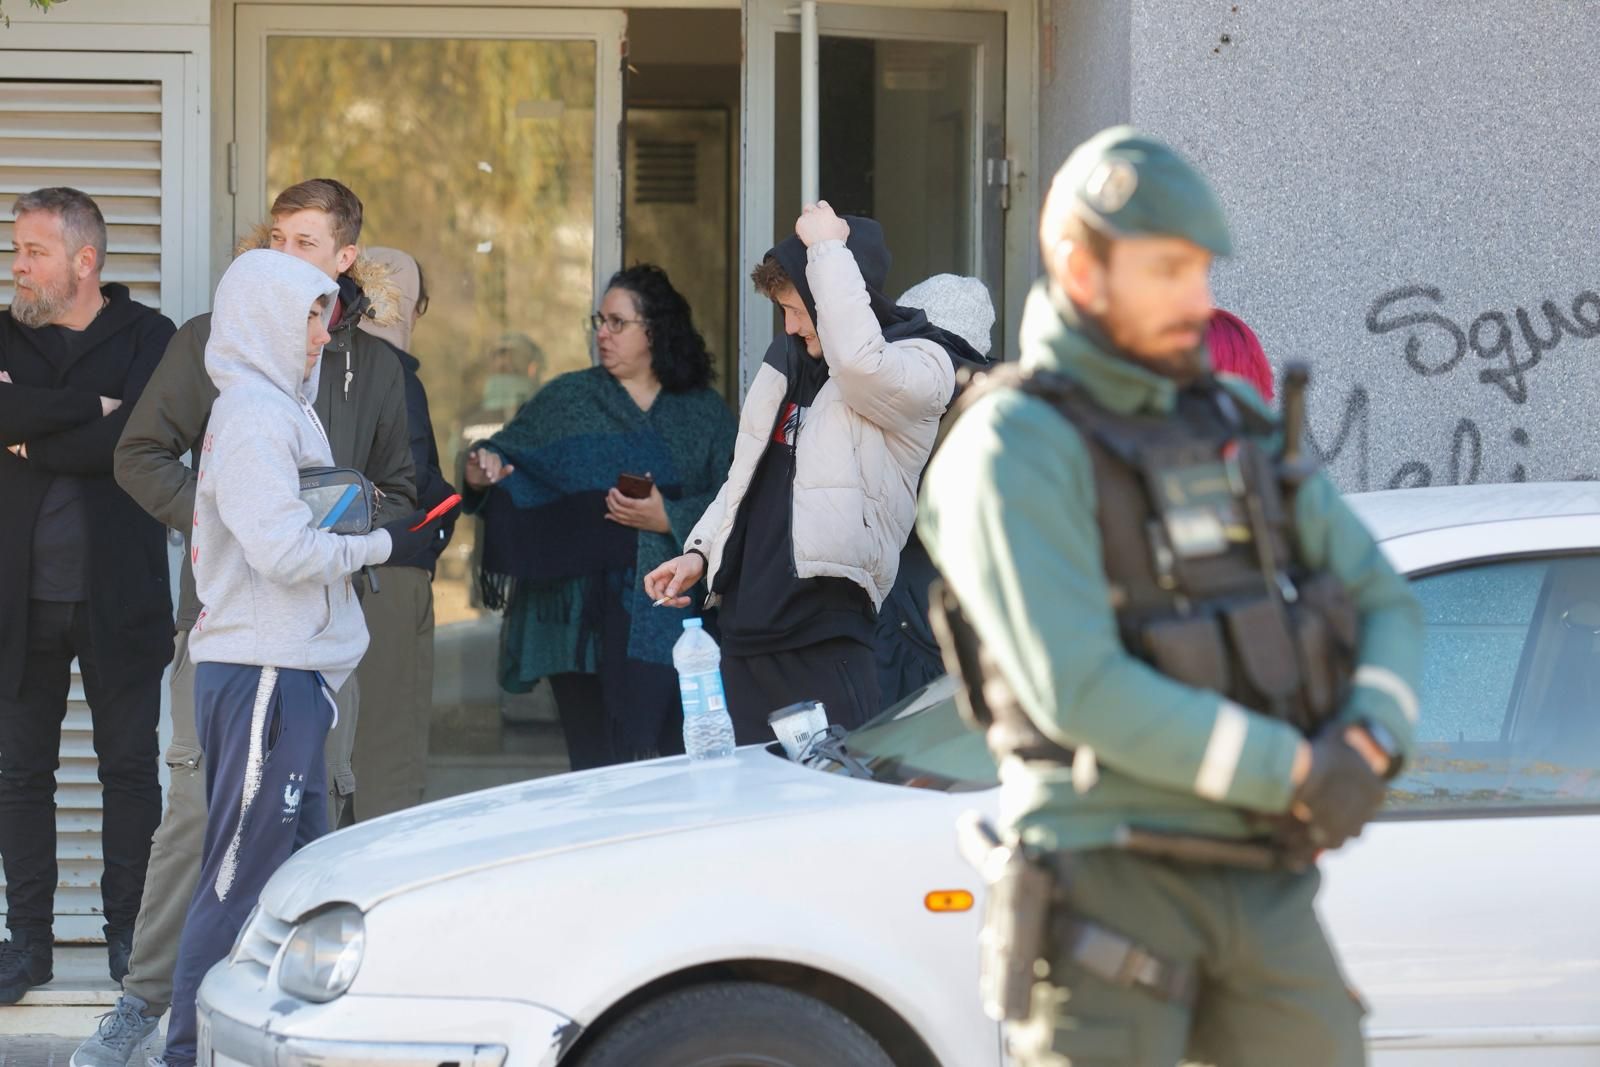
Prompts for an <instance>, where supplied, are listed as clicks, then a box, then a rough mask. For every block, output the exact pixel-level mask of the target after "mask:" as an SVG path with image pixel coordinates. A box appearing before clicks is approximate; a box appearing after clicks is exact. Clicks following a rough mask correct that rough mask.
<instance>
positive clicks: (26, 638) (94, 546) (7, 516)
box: [0, 188, 173, 1004]
mask: <svg viewBox="0 0 1600 1067" xmlns="http://www.w3.org/2000/svg"><path fill="white" fill-rule="evenodd" d="M12 213H13V215H14V217H15V219H16V223H15V227H14V230H13V243H14V245H15V248H16V253H15V257H14V258H13V260H12V263H11V276H12V280H13V282H14V284H15V286H16V295H15V297H14V298H13V302H12V304H11V307H10V309H9V310H8V311H7V312H6V313H5V314H4V315H0V445H3V446H4V449H5V450H4V451H3V452H0V500H4V501H5V507H4V508H0V857H3V859H4V863H5V875H6V908H7V912H6V922H7V925H9V927H10V928H11V939H10V940H9V941H7V942H3V943H0V1004H14V1003H16V1002H17V1001H18V1000H20V999H21V998H22V995H23V994H24V993H26V992H27V991H28V990H29V989H30V988H32V987H33V986H36V985H42V984H44V983H45V982H47V981H49V980H50V977H51V963H52V959H51V942H52V920H53V915H54V910H55V908H54V898H55V888H56V881H57V870H56V822H55V803H54V796H55V787H56V779H55V771H56V768H57V766H58V764H59V759H60V749H61V724H62V721H63V719H64V717H65V715H66V711H67V699H68V691H69V688H70V685H71V668H72V661H73V659H74V658H76V659H77V660H78V662H79V664H80V665H81V668H82V672H83V684H84V690H85V694H86V695H87V697H88V702H89V710H90V712H91V714H92V716H93V722H94V748H95V755H96V756H97V757H98V759H99V773H100V783H101V786H102V789H103V791H104V801H103V805H102V806H103V808H104V811H105V822H104V829H103V834H102V838H103V848H104V853H105V876H104V878H103V880H102V882H101V894H102V898H103V902H104V906H105V917H106V924H105V932H106V941H107V944H108V948H109V955H110V970H111V975H112V977H113V978H115V979H119V980H120V978H121V975H122V972H125V971H126V970H127V960H128V949H129V945H130V944H131V943H132V939H133V920H134V917H135V916H136V915H137V914H138V911H139V896H140V893H141V892H142V890H143V887H144V875H145V865H146V862H147V861H148V859H149V855H150V836H151V834H152V833H154V832H155V828H156V824H157V823H158V822H160V820H161V789H160V785H159V784H158V780H157V771H158V767H159V763H158V761H159V759H160V752H159V750H158V747H157V741H156V730H157V726H158V723H159V720H160V715H161V674H162V671H163V669H164V668H165V667H166V664H167V661H168V660H170V659H171V658H172V597H171V593H170V590H169V586H168V578H167V548H166V539H165V536H164V535H163V531H162V529H161V525H160V523H158V522H156V521H155V520H154V519H152V518H150V517H149V516H148V515H146V514H145V513H144V511H143V510H142V509H141V508H140V507H139V506H138V505H137V504H135V503H134V502H133V501H132V499H130V498H129V497H128V495H127V494H126V493H124V492H123V491H122V490H121V489H120V488H118V486H117V483H116V481H115V480H114V479H113V478H112V475H111V465H112V454H113V452H114V451H115V449H116V444H117V438H118V437H119V436H120V435H121V433H122V427H123V424H124V423H125V422H126V421H127V417H128V412H129V411H130V410H132V407H133V403H134V401H136V400H137V399H138V398H139V394H140V392H141V391H142V390H143V389H144V386H145V383H146V382H147V381H149V379H150V375H151V372H153V371H154V370H155V367H156V364H157V363H159V362H160V361H161V355H162V353H163V352H164V351H166V347H167V342H168V340H170V339H171V337H172V334H173V325H172V322H171V321H170V320H169V319H167V318H166V317H165V316H164V315H162V314H161V313H160V312H157V311H155V310H154V309H152V308H148V307H145V306H144V305H143V304H139V303H135V302H134V301H133V300H132V299H131V298H130V297H129V295H128V289H127V287H126V286H123V285H117V284H102V283H101V280H100V272H101V269H102V268H103V267H104V265H105V258H106V224H105V219H104V218H103V217H102V215H101V214H100V209H99V207H97V206H96V204H95V202H94V201H93V200H92V199H90V198H89V197H88V196H87V195H85V194H84V193H81V192H79V191H78V190H76V189H65V188H55V189H40V190H38V191H36V192H32V193H27V194H25V195H23V196H22V197H20V198H18V200H17V202H16V205H15V207H14V208H13V211H12Z"/></svg>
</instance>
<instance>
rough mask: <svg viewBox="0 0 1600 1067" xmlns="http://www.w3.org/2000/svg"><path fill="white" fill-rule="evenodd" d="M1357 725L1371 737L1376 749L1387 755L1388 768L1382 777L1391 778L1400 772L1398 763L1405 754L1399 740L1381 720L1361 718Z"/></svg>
mask: <svg viewBox="0 0 1600 1067" xmlns="http://www.w3.org/2000/svg"><path fill="white" fill-rule="evenodd" d="M1359 725H1360V727H1361V729H1363V730H1365V731H1366V732H1367V736H1368V737H1370V738H1372V743H1373V744H1375V745H1377V746H1378V750H1379V751H1381V752H1382V753H1383V754H1384V755H1385V756H1388V757H1389V770H1388V772H1387V773H1385V774H1384V777H1385V778H1389V779H1393V778H1394V777H1395V776H1396V775H1398V774H1399V773H1400V764H1401V762H1402V761H1403V760H1404V759H1405V754H1404V753H1403V752H1402V751H1401V749H1400V742H1399V741H1398V740H1397V739H1396V738H1395V736H1394V734H1393V733H1392V732H1391V731H1390V730H1389V728H1388V727H1387V726H1385V725H1383V723H1381V722H1377V721H1374V720H1372V719H1362V720H1361V722H1360V723H1359Z"/></svg>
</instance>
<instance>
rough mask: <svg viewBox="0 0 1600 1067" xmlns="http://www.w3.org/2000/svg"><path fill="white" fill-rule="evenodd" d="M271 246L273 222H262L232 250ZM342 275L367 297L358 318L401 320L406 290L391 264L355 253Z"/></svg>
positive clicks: (239, 251)
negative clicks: (403, 290) (401, 285)
mask: <svg viewBox="0 0 1600 1067" xmlns="http://www.w3.org/2000/svg"><path fill="white" fill-rule="evenodd" d="M270 247H272V224H271V223H269V222H263V223H259V224H258V225H256V226H255V227H253V228H252V229H251V230H250V232H249V233H246V234H245V235H244V236H243V237H241V238H240V239H239V243H238V244H236V245H235V246H234V248H233V254H234V255H235V256H237V255H241V254H243V253H245V252H248V251H250V250H251V249H252V248H270ZM343 277H345V278H348V279H350V281H352V282H354V283H355V285H356V287H357V288H359V289H360V290H361V292H362V293H363V294H365V296H366V298H367V299H366V303H365V305H364V306H363V307H361V308H360V309H359V312H358V313H359V315H360V317H361V318H363V319H366V320H367V321H369V322H371V323H372V324H373V325H374V326H385V327H390V326H397V325H399V324H400V323H401V321H402V320H403V318H404V312H403V310H402V305H403V299H404V296H405V294H404V292H402V290H401V287H400V284H399V282H398V281H397V280H396V278H395V269H394V267H393V266H391V265H390V264H387V263H382V262H379V261H378V260H376V259H373V258H372V257H370V256H368V255H367V254H366V253H365V252H363V253H361V254H360V255H358V256H356V261H355V263H354V264H353V265H352V266H351V267H350V269H349V270H347V271H345V273H344V275H343Z"/></svg>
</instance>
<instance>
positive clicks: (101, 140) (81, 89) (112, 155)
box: [0, 57, 179, 942]
mask: <svg viewBox="0 0 1600 1067" xmlns="http://www.w3.org/2000/svg"><path fill="white" fill-rule="evenodd" d="M108 58H109V57H108ZM168 95H169V96H173V97H175V96H176V94H175V93H170V92H169V94H168ZM167 105H168V106H169V107H172V108H175V107H176V106H177V101H176V100H175V99H174V100H169V101H167ZM162 107H163V83H162V82H161V81H158V80H150V81H47V80H31V79H11V78H0V248H3V249H5V250H7V251H8V252H9V250H10V249H12V248H13V247H14V245H13V244H12V219H11V205H12V203H13V202H14V201H15V200H16V198H17V197H18V196H19V195H21V194H22V193H26V192H31V191H33V190H34V189H41V188H45V187H47V186H56V185H68V186H72V187H73V188H75V189H81V190H82V191H84V192H86V193H88V194H89V195H90V196H92V197H94V199H95V202H96V203H98V204H99V205H100V211H101V213H102V214H104V215H105V219H106V230H107V233H106V236H107V244H106V264H105V269H104V271H103V273H102V277H103V278H104V280H106V281H108V282H121V283H122V284H123V285H126V286H127V287H128V290H129V292H130V293H131V294H132V296H133V299H135V300H137V301H139V302H140V303H142V304H148V305H149V306H151V307H160V306H161V303H162V291H161V289H162V287H161V281H162V226H163V214H162V212H163V206H164V205H163V199H162V186H163V174H162V165H163V147H164V146H163V131H164V129H167V130H170V128H171V127H170V125H167V126H164V123H163V118H164V116H163V111H162ZM166 117H168V118H170V116H166ZM165 147H166V149H167V154H166V156H165V158H166V159H168V160H172V159H173V153H172V148H173V146H171V145H167V146H165ZM169 165H171V164H170V163H169ZM169 187H170V185H169ZM165 207H166V209H167V211H168V213H169V215H168V217H169V219H174V220H175V219H176V218H177V212H178V209H179V205H177V204H167V205H165ZM173 225H176V223H175V222H174V223H173ZM169 247H170V243H169ZM175 273H176V272H175ZM170 291H171V290H169V292H170ZM13 292H14V290H13V287H12V282H11V272H10V271H9V270H7V271H5V272H4V274H3V275H0V306H7V305H9V304H10V303H11V299H12V294H13ZM176 311H177V309H176V308H172V309H171V311H170V312H169V313H175V312H176ZM101 816H102V812H101V793H100V782H99V778H98V775H97V770H96V761H95V754H94V737H93V727H92V723H91V719H90V713H89V706H88V704H87V703H86V701H85V698H84V691H83V678H82V676H81V675H80V674H79V673H78V670H77V665H76V664H74V665H73V675H72V691H71V695H70V697H69V699H68V703H67V715H66V721H65V722H64V723H63V724H62V731H61V769H60V770H59V771H58V772H57V773H56V859H57V863H58V866H59V878H60V881H59V883H58V885H57V887H56V899H55V910H56V918H55V934H56V939H57V940H58V941H79V942H82V941H100V940H103V936H104V935H103V933H102V925H103V924H104V922H105V919H104V917H103V915H102V914H101V900H100V880H101V873H102V860H103V852H102V849H101V842H100V830H101V822H102V818H101ZM3 879H4V875H3V873H0V884H3ZM4 910H5V900H4V898H3V896H0V916H3V915H4Z"/></svg>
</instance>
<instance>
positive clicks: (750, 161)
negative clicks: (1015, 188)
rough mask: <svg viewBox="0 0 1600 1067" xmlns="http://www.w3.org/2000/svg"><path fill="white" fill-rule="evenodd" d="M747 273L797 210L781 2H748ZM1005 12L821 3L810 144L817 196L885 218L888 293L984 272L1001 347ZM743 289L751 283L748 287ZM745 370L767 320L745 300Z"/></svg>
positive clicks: (792, 51)
mask: <svg viewBox="0 0 1600 1067" xmlns="http://www.w3.org/2000/svg"><path fill="white" fill-rule="evenodd" d="M746 20H747V23H746V24H747V30H748V43H747V48H748V50H749V51H748V62H747V63H746V67H745V79H746V81H745V91H746V94H747V107H746V110H745V115H746V145H747V152H748V156H747V158H746V168H747V178H748V180H747V181H746V183H745V185H744V198H743V204H742V215H743V234H744V248H743V251H744V259H745V260H746V269H748V267H749V266H750V265H752V264H754V263H755V262H756V261H757V260H758V259H759V258H760V256H761V254H762V253H763V252H765V251H766V249H767V248H769V247H770V246H771V245H772V243H773V240H774V238H776V237H783V236H786V235H788V234H789V233H791V232H793V231H792V228H793V226H794V220H795V217H796V216H797V215H798V214H799V213H800V168H801V137H802V129H801V70H800V61H801V40H800V19H799V17H798V15H797V14H796V13H795V9H794V8H793V7H792V6H789V4H787V3H785V2H784V0H748V5H747V8H746ZM1005 20H1006V16H1005V15H1004V14H1001V13H998V12H950V11H927V10H920V9H908V8H889V7H864V6H853V5H840V4H819V5H818V8H817V26H818V47H817V65H818V85H819V91H818V127H819V130H818V149H819V167H818V169H819V188H820V191H821V196H822V198H823V199H825V200H827V201H828V202H829V203H831V204H832V205H833V206H834V207H835V208H836V209H838V210H839V211H841V212H847V213H852V214H860V215H869V216H871V217H873V218H876V219H877V220H878V221H879V222H881V223H882V224H883V227H884V231H885V233H886V235H887V237H888V240H889V248H890V251H891V252H892V253H893V255H894V265H893V268H892V270H891V273H890V277H889V283H888V288H889V294H888V295H889V296H890V297H896V296H898V295H899V294H900V293H902V292H904V291H905V290H906V289H908V288H910V287H911V286H912V285H914V284H916V283H917V282H919V281H921V280H922V279H924V278H926V277H928V276H929V275H931V274H938V273H944V272H949V273H954V274H964V275H972V276H976V277H978V278H981V279H982V280H983V281H984V283H985V284H986V285H987V286H988V287H989V291H990V294H991V295H992V297H993V299H994V302H995V306H996V308H997V309H999V310H1001V313H1000V315H999V319H1000V321H998V322H997V323H996V327H995V334H994V337H993V343H994V349H993V350H994V351H995V352H997V353H998V352H1003V351H1005V347H1004V343H1005V338H1004V336H1003V331H1004V317H1005V316H1004V313H1003V303H1004V299H1005V289H1004V286H1005V276H1004V269H1005V268H1004V262H1005V232H1004V231H1005V225H1004V221H1005V220H1004V213H1005V211H1006V209H1007V208H1008V207H1009V172H1008V164H1007V162H1006V160H1005V66H1004V60H1005V39H1006V21H1005ZM745 288H746V289H748V286H746V287H745ZM745 307H746V314H745V316H744V320H743V325H744V329H745V334H744V336H745V356H746V365H747V367H748V368H750V372H752V373H753V367H754V365H755V363H758V362H759V360H760V358H761V354H762V352H764V351H765V348H766V342H767V341H768V340H769V339H770V338H771V336H772V331H773V328H774V320H773V316H772V315H771V313H770V309H769V308H768V307H767V306H766V302H765V301H763V300H760V299H759V298H757V299H753V300H752V299H751V298H750V297H749V296H748V294H747V296H746V304H745Z"/></svg>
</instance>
